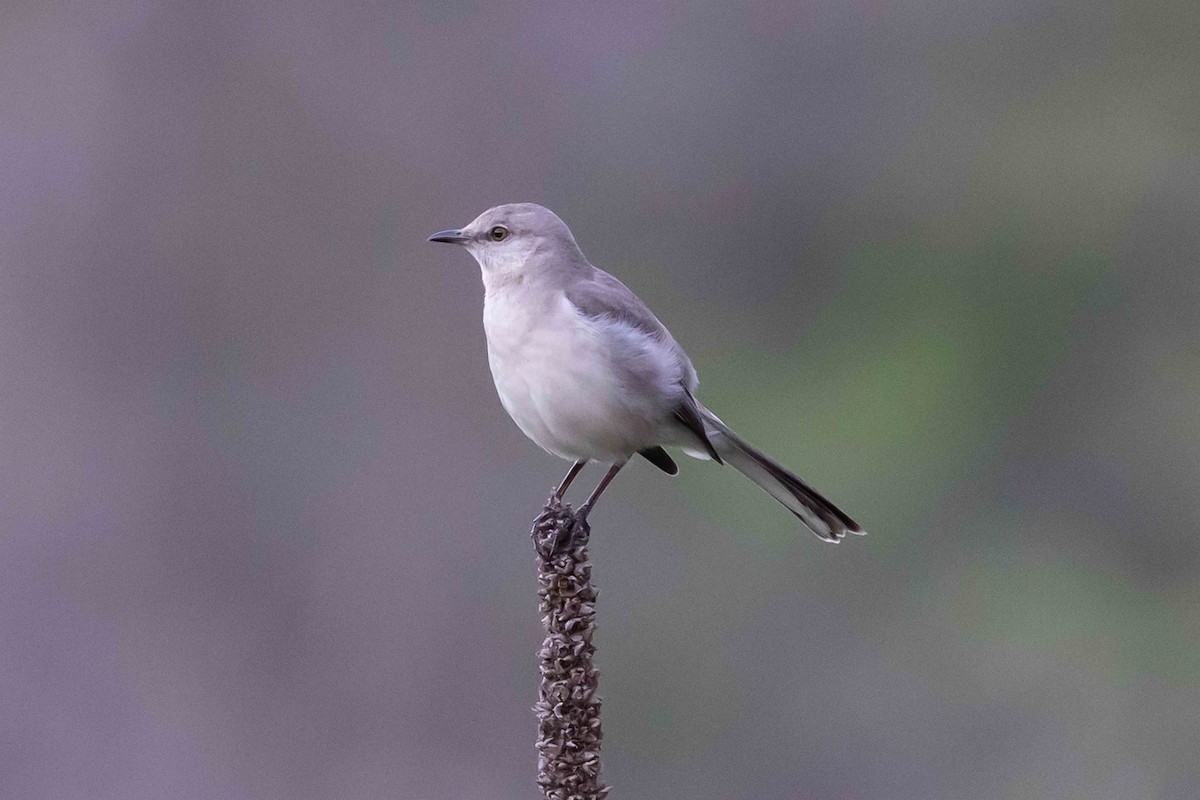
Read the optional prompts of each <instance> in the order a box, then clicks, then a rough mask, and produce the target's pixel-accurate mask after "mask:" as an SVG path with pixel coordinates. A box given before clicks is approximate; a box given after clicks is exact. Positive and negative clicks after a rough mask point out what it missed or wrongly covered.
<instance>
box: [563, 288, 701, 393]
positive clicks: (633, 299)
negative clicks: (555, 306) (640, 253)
mask: <svg viewBox="0 0 1200 800" xmlns="http://www.w3.org/2000/svg"><path fill="white" fill-rule="evenodd" d="M592 270H593V271H592V273H591V274H590V275H589V276H588V277H586V278H582V279H580V280H578V281H575V282H574V283H572V284H571V285H570V286H568V287H567V289H566V293H567V299H568V300H570V301H571V305H573V306H575V308H576V309H578V310H579V313H580V314H583V315H584V316H585V317H592V318H608V319H612V320H616V321H618V322H622V323H624V324H626V325H628V326H630V327H631V328H634V329H636V330H639V331H641V332H642V333H644V334H646V335H647V336H650V337H653V338H655V339H658V340H659V341H661V342H664V343H665V344H667V346H669V347H670V348H671V351H672V352H673V353H674V354H675V358H676V359H678V361H679V366H680V367H681V370H682V374H683V380H682V381H681V383H682V384H683V387H684V388H685V389H687V390H688V392H689V393H690V392H694V391H695V390H696V385H697V384H698V383H699V380H698V379H697V377H696V370H695V368H694V367H693V366H692V361H691V359H689V358H688V357H687V353H685V352H683V348H682V347H680V346H679V343H678V342H676V341H675V337H674V336H672V335H671V332H670V331H669V330H667V326H666V325H663V324H662V323H661V322H659V321H658V317H656V316H654V312H652V311H651V310H650V309H649V307H647V305H646V304H645V303H643V302H642V300H641V298H639V297H638V296H637V295H636V294H634V293H633V292H632V291H630V290H629V287H627V286H626V285H625V284H623V283H621V282H620V281H619V280H617V279H616V278H614V277H613V276H612V275H609V274H608V273H607V272H605V271H604V270H602V269H596V268H595V267H593V268H592Z"/></svg>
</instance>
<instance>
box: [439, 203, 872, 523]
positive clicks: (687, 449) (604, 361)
mask: <svg viewBox="0 0 1200 800" xmlns="http://www.w3.org/2000/svg"><path fill="white" fill-rule="evenodd" d="M429 241H430V242H442V243H446V244H454V245H459V246H461V247H463V248H465V249H466V251H467V252H468V253H470V254H471V256H473V257H474V259H475V261H476V262H478V264H479V267H480V272H481V273H482V277H483V286H484V304H483V328H484V333H485V334H486V338H487V355H488V366H489V367H490V368H491V372H492V379H493V381H494V382H495V385H496V392H497V394H498V395H499V396H500V403H501V405H503V407H504V409H505V411H507V412H508V414H509V416H510V417H512V419H513V421H514V422H515V423H516V424H517V427H519V428H520V429H521V431H522V432H523V433H524V434H525V435H526V436H528V437H529V438H530V439H532V440H533V442H534V443H535V444H537V445H538V446H539V447H541V448H542V449H543V450H545V451H546V452H548V453H551V454H553V455H556V456H559V457H560V458H563V459H566V460H568V461H571V462H573V464H572V466H571V468H570V470H569V471H568V472H567V474H566V476H565V477H564V478H563V479H562V481H561V482H560V483H559V485H558V487H557V488H556V489H555V490H554V493H553V498H554V499H556V500H559V501H561V500H562V499H563V497H564V496H565V493H566V491H567V489H568V487H569V486H570V485H571V483H572V482H573V481H574V480H575V478H576V476H578V475H579V472H580V470H582V469H583V467H584V466H585V465H586V464H588V463H589V462H591V461H596V462H601V463H606V464H609V465H610V466H609V469H608V472H607V473H606V474H605V475H604V477H603V478H602V479H601V481H600V483H599V485H597V487H596V489H595V490H594V491H593V492H592V493H591V495H590V496H589V497H588V499H587V500H586V501H585V502H584V504H583V505H581V506H580V507H579V509H578V510H577V512H576V514H577V516H578V518H579V519H580V520H583V521H586V519H587V516H588V514H589V513H590V512H591V510H592V509H593V508H594V507H595V505H596V501H597V500H598V499H599V498H600V495H601V494H602V493H603V492H604V490H605V489H606V488H607V487H608V485H609V484H610V483H611V482H612V480H613V479H614V478H615V477H616V476H617V473H618V472H619V471H620V470H621V469H622V468H623V467H624V466H625V465H626V464H627V463H628V462H629V461H630V459H632V458H633V457H634V456H641V457H643V458H645V459H646V460H647V461H649V462H650V463H651V464H653V465H654V466H655V467H657V468H659V469H660V470H662V471H663V472H665V473H667V474H668V475H675V474H677V473H678V471H679V467H678V465H677V464H676V463H675V461H674V459H672V457H671V456H670V454H668V453H667V451H666V449H665V448H667V447H673V448H674V447H677V448H680V449H681V450H682V451H683V452H684V453H685V454H687V455H689V456H692V457H694V458H698V459H702V460H711V461H714V462H716V463H718V464H723V465H728V466H730V467H733V468H734V469H735V470H737V471H738V472H740V473H741V474H743V475H745V476H746V477H747V478H749V479H750V480H751V481H753V482H754V483H755V484H757V485H758V486H760V487H761V488H762V489H764V490H766V492H767V493H768V494H769V495H771V496H772V497H774V498H775V499H776V500H778V501H779V502H780V503H781V504H782V505H783V506H784V507H785V508H786V509H787V510H788V511H790V512H792V514H794V515H795V516H796V517H798V518H799V519H800V521H801V522H802V523H804V525H806V526H807V527H808V528H809V529H810V530H811V531H812V532H813V533H814V534H816V535H817V537H818V538H820V539H822V540H824V541H826V542H838V541H840V540H841V539H843V538H844V537H845V536H846V534H848V533H852V534H858V535H863V534H865V531H864V530H863V529H862V528H861V527H860V526H859V525H858V523H856V522H855V521H854V520H853V519H851V518H850V517H849V515H847V514H846V513H845V512H844V511H842V510H841V509H839V508H838V507H837V506H836V505H834V504H833V503H832V502H830V501H829V500H827V499H826V498H825V497H824V496H823V495H821V494H820V493H819V492H817V491H816V490H815V489H813V488H812V487H811V486H809V485H808V484H807V483H805V482H804V481H803V480H801V479H800V478H799V477H798V476H796V475H795V474H794V473H793V472H791V471H790V470H788V469H787V468H785V467H783V466H782V465H781V464H779V463H778V462H776V461H774V460H773V459H771V458H770V457H768V456H767V455H765V454H764V453H762V452H761V451H759V450H758V449H757V448H755V447H753V446H752V445H750V443H748V442H747V441H745V440H744V439H742V438H741V437H739V436H738V435H737V434H735V433H734V432H733V431H732V430H731V429H730V428H729V426H727V425H726V424H725V423H724V422H722V421H721V419H720V418H718V417H717V415H716V414H714V413H713V412H712V411H710V410H709V409H708V408H707V407H706V406H704V405H703V404H702V403H701V402H700V401H699V400H698V399H696V391H697V387H698V386H699V380H698V378H697V375H696V370H695V367H694V366H693V365H692V361H691V359H689V358H688V356H687V353H685V352H684V350H683V348H682V347H680V346H679V343H678V342H676V341H675V337H673V336H672V335H671V333H670V331H668V330H667V328H666V326H665V325H663V323H662V322H660V321H659V319H658V317H656V316H655V315H654V314H653V312H651V311H650V309H649V307H647V305H646V304H645V303H644V302H642V300H641V299H639V298H638V296H637V295H636V294H634V293H633V292H632V291H631V290H630V289H629V288H627V287H626V286H625V284H623V283H622V282H621V281H619V280H618V279H617V278H615V277H613V276H612V275H610V274H609V273H607V272H605V271H604V270H602V269H600V268H598V267H595V266H593V265H592V264H591V262H589V261H588V259H587V258H586V257H585V256H584V254H583V251H582V250H580V248H579V245H578V244H577V243H576V241H575V237H574V236H573V235H572V233H571V230H570V229H569V228H568V227H567V225H566V223H565V222H563V221H562V219H560V218H559V217H558V215H557V214H555V213H554V212H553V211H551V210H550V209H548V208H546V207H544V206H541V205H538V204H536V203H509V204H505V205H498V206H494V207H492V208H489V209H488V210H487V211H485V212H483V213H482V214H480V215H479V216H478V217H476V218H475V219H474V220H473V221H472V222H471V223H470V224H468V225H467V226H465V227H463V228H457V229H452V230H444V231H439V232H437V233H435V234H433V235H432V236H430V237H429Z"/></svg>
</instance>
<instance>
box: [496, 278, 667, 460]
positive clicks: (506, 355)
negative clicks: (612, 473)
mask: <svg viewBox="0 0 1200 800" xmlns="http://www.w3.org/2000/svg"><path fill="white" fill-rule="evenodd" d="M483 322H484V331H485V332H486V333H487V341H488V363H489V364H490V365H491V369H492V378H493V380H494V381H495V383H496V391H497V392H498V393H499V395H500V402H501V403H502V404H503V405H504V409H505V410H506V411H508V413H509V415H510V416H511V417H512V418H513V420H514V421H515V422H516V423H517V425H518V427H520V428H521V430H522V431H523V432H524V433H525V435H526V436H528V437H529V438H530V439H532V440H533V441H534V442H536V443H537V444H538V445H539V446H540V447H542V448H543V449H545V450H547V451H549V452H551V453H554V454H555V455H558V456H561V457H563V458H568V459H596V460H600V461H607V462H614V461H624V460H625V459H627V458H629V457H630V456H631V455H632V454H634V453H636V452H637V451H638V450H641V449H644V448H646V447H650V446H652V445H654V444H657V443H658V437H659V429H660V428H661V426H662V424H663V419H664V416H665V415H667V414H668V413H669V412H668V410H667V409H666V408H664V404H669V403H671V402H673V401H672V400H671V399H670V398H667V397H666V394H667V393H669V389H667V388H664V387H663V386H659V385H652V384H657V383H660V382H661V383H662V384H664V385H669V383H670V381H671V380H673V378H672V377H671V376H670V375H668V374H666V373H668V372H670V371H672V370H676V371H677V368H676V366H675V365H674V364H667V363H666V362H664V363H663V364H662V371H663V372H664V374H663V376H662V377H661V381H650V382H649V383H647V382H646V381H644V380H639V381H638V382H637V384H636V385H635V386H632V387H631V386H630V385H628V384H629V383H630V382H629V381H628V380H626V379H625V378H626V376H625V375H624V366H623V364H622V360H623V359H625V358H627V357H630V358H632V359H634V360H639V359H640V360H641V361H644V356H645V354H644V353H642V352H641V351H640V350H639V349H638V347H637V346H636V342H635V343H634V344H633V345H632V346H631V344H630V343H629V342H627V341H624V338H623V337H625V336H626V333H625V332H624V331H621V330H619V329H618V328H614V327H613V325H612V324H610V323H607V322H600V321H596V320H591V319H588V318H585V317H582V316H580V315H579V314H578V313H577V312H576V310H575V308H574V306H572V305H571V303H570V301H568V300H567V298H566V296H565V295H564V294H563V293H562V292H559V291H555V292H546V293H544V294H543V293H540V292H532V291H528V290H525V289H524V288H522V287H517V288H515V289H509V290H497V291H491V290H489V292H488V294H487V297H486V300H485V302H484V314H483ZM632 333H634V334H636V332H632ZM641 361H639V363H641Z"/></svg>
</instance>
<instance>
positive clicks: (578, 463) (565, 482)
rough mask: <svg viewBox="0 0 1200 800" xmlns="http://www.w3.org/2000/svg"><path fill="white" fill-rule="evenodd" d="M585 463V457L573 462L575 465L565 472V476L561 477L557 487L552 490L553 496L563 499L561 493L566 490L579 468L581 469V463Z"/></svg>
mask: <svg viewBox="0 0 1200 800" xmlns="http://www.w3.org/2000/svg"><path fill="white" fill-rule="evenodd" d="M586 463H587V459H586V458H585V459H584V460H583V461H576V462H575V465H574V466H573V467H571V469H570V470H569V471H568V472H567V475H566V477H565V478H563V479H562V483H560V484H559V485H558V488H557V489H555V490H554V496H555V497H557V498H558V499H559V500H562V499H563V493H564V492H566V491H567V487H568V486H570V485H571V481H573V480H575V476H576V475H578V474H579V470H581V469H583V465H584V464H586Z"/></svg>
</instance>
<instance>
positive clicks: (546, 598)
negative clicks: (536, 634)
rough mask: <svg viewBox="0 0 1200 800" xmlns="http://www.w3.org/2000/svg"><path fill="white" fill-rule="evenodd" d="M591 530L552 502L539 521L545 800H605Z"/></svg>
mask: <svg viewBox="0 0 1200 800" xmlns="http://www.w3.org/2000/svg"><path fill="white" fill-rule="evenodd" d="M590 534H591V530H590V529H589V527H588V524H587V522H586V521H581V520H580V519H579V518H578V517H576V515H575V512H573V511H572V510H571V507H570V506H564V505H563V504H562V503H561V502H560V501H559V500H558V498H557V497H555V496H554V495H551V496H550V500H549V501H547V503H546V508H545V510H544V511H543V512H542V513H541V515H539V516H538V518H537V519H536V520H535V521H534V526H533V533H532V535H533V542H534V547H535V549H536V550H537V554H538V601H539V607H540V608H541V612H542V625H543V627H544V628H545V630H546V639H545V641H544V642H543V643H542V649H541V650H540V651H539V652H538V661H539V671H540V673H541V686H540V689H539V696H538V703H537V705H536V706H534V709H533V710H534V713H535V714H537V718H538V742H537V748H538V786H540V787H541V789H542V792H543V794H544V795H545V796H546V800H600V798H603V797H605V796H606V795H607V794H608V787H607V786H605V785H604V783H603V782H602V781H601V779H600V698H599V697H598V696H597V694H596V688H597V681H598V680H599V677H600V676H599V673H597V672H596V668H595V667H594V666H593V664H592V657H593V655H594V654H595V652H596V648H595V646H594V645H593V644H592V635H593V634H594V633H595V630H596V590H595V588H593V586H592V568H591V565H589V564H588V558H587V544H588V537H589V535H590Z"/></svg>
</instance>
